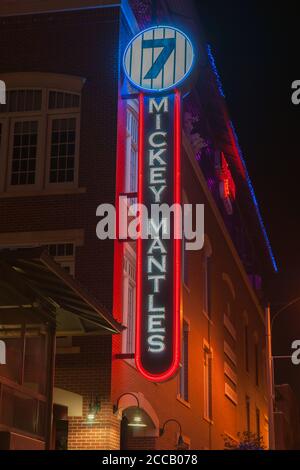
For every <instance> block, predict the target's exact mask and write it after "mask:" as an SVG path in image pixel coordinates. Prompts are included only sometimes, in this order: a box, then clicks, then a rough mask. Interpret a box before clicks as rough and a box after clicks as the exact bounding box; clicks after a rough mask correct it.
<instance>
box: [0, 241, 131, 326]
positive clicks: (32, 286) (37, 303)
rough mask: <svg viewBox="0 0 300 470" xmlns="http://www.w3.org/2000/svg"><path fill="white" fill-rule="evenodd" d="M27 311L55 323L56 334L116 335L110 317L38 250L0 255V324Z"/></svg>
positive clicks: (5, 251) (63, 271) (76, 283)
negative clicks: (97, 333) (99, 333)
mask: <svg viewBox="0 0 300 470" xmlns="http://www.w3.org/2000/svg"><path fill="white" fill-rule="evenodd" d="M24 310H26V312H28V314H29V312H30V311H31V312H32V313H35V314H36V313H38V314H40V315H41V316H42V317H43V318H44V320H46V319H47V320H48V321H49V320H50V321H53V322H55V324H56V328H57V333H58V334H63V333H66V334H84V333H93V332H101V333H103V334H105V333H107V334H111V333H119V332H120V331H122V329H123V327H122V325H120V324H119V323H118V322H116V320H115V319H114V318H113V317H112V315H111V314H110V313H109V312H108V311H107V310H106V309H105V307H103V306H102V305H101V304H100V303H99V301H97V300H96V299H95V298H94V297H93V295H91V294H90V293H88V292H87V291H86V290H85V289H84V288H83V287H82V286H81V285H80V283H79V282H78V281H76V280H75V279H73V278H72V277H71V276H70V275H69V274H68V273H67V272H66V271H65V270H64V269H62V268H61V266H60V265H58V264H57V263H56V262H55V261H54V260H53V259H52V258H51V257H50V256H49V255H48V254H47V253H46V252H45V251H43V250H41V249H24V250H3V251H1V252H0V323H1V322H2V320H4V317H5V316H6V315H3V313H7V312H8V311H11V312H15V313H17V312H18V311H19V313H20V312H21V311H24Z"/></svg>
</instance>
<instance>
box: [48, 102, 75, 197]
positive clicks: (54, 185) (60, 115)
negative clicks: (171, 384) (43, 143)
mask: <svg viewBox="0 0 300 470" xmlns="http://www.w3.org/2000/svg"><path fill="white" fill-rule="evenodd" d="M73 118H74V119H75V120H76V126H75V133H76V141H75V155H74V181H70V182H67V181H63V182H61V183H50V165H51V137H52V122H53V121H54V120H55V119H73ZM47 127H48V136H47V158H46V181H45V187H46V188H48V189H49V188H66V189H67V188H77V187H78V175H79V146H80V143H79V141H80V135H79V133H80V113H79V112H78V113H68V112H66V110H65V112H64V113H55V114H51V115H50V116H48V126H47Z"/></svg>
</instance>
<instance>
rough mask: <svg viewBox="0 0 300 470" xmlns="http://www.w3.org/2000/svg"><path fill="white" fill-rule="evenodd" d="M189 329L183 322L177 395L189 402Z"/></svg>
mask: <svg viewBox="0 0 300 470" xmlns="http://www.w3.org/2000/svg"><path fill="white" fill-rule="evenodd" d="M188 359H189V329H188V324H187V323H186V322H183V332H182V345H181V368H180V377H179V380H180V389H179V395H180V397H181V398H183V400H185V401H188V400H189V361H188Z"/></svg>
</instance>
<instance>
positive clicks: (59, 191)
mask: <svg viewBox="0 0 300 470" xmlns="http://www.w3.org/2000/svg"><path fill="white" fill-rule="evenodd" d="M84 193H86V188H84V187H81V188H76V187H73V188H70V187H68V188H66V187H61V188H58V187H56V188H53V189H52V188H47V189H42V190H40V189H27V188H26V189H20V191H18V190H14V191H8V192H4V193H3V192H1V193H0V198H1V199H8V198H13V197H34V196H38V197H40V196H58V195H66V194H84Z"/></svg>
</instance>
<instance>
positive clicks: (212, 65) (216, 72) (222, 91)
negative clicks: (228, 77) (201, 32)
mask: <svg viewBox="0 0 300 470" xmlns="http://www.w3.org/2000/svg"><path fill="white" fill-rule="evenodd" d="M206 49H207V54H208V58H209V61H210V65H211V67H212V69H213V72H214V74H215V77H216V80H217V85H218V88H219V92H220V94H221V96H222V97H223V98H226V97H225V93H224V89H223V85H222V80H221V77H220V74H219V71H218V67H217V64H216V61H215V58H214V55H213V52H212V48H211V45H210V44H207V47H206Z"/></svg>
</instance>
